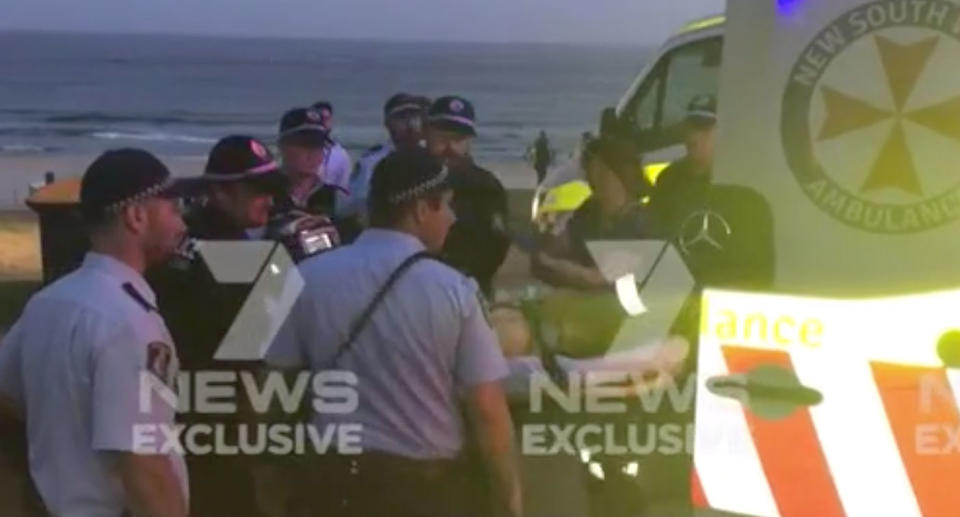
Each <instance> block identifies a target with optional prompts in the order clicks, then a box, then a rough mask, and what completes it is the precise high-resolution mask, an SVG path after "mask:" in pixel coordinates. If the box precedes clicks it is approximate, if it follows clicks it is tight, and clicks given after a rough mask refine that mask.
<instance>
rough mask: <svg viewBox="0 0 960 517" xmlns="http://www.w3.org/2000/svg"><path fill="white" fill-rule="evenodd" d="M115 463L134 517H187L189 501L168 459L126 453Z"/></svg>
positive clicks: (119, 455) (165, 457)
mask: <svg viewBox="0 0 960 517" xmlns="http://www.w3.org/2000/svg"><path fill="white" fill-rule="evenodd" d="M116 461H117V465H116V466H117V469H118V471H119V473H120V477H121V479H122V481H123V489H124V492H125V493H126V498H127V505H128V506H129V509H130V511H131V512H133V514H134V515H136V516H137V517H186V515H187V511H188V510H187V501H186V497H185V494H184V493H183V491H182V490H181V488H180V481H179V479H177V476H176V474H175V473H174V470H173V465H172V464H171V463H170V458H169V457H167V456H160V455H138V454H133V453H127V452H124V453H119V454H118V455H117V457H116Z"/></svg>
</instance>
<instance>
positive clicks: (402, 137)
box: [338, 93, 430, 240]
mask: <svg viewBox="0 0 960 517" xmlns="http://www.w3.org/2000/svg"><path fill="white" fill-rule="evenodd" d="M429 107H430V101H429V99H427V98H426V97H418V96H415V95H411V94H408V93H398V94H396V95H394V96H392V97H390V98H389V99H388V100H387V103H386V104H385V105H384V107H383V123H384V126H385V127H386V128H387V133H388V134H389V135H390V141H389V142H387V143H385V144H380V145H376V146H374V147H371V148H370V149H368V150H367V151H366V152H365V153H364V154H363V156H361V157H360V160H359V161H358V162H357V165H356V166H355V167H354V169H353V173H352V174H351V176H350V187H349V190H350V200H349V201H348V202H347V203H345V204H344V206H342V207H339V211H338V215H340V216H341V217H346V218H357V219H358V220H359V221H360V225H361V226H365V225H366V215H367V198H368V197H369V192H370V178H372V177H373V171H374V168H376V166H377V164H378V163H380V160H382V159H383V158H384V157H386V156H387V155H388V154H390V153H392V152H393V151H395V150H397V149H410V148H414V147H420V146H421V145H422V142H423V138H424V134H423V130H424V119H425V118H426V115H427V109H428V108H429ZM345 237H346V236H345ZM351 237H356V236H355V235H354V236H351ZM350 240H352V238H351V239H350Z"/></svg>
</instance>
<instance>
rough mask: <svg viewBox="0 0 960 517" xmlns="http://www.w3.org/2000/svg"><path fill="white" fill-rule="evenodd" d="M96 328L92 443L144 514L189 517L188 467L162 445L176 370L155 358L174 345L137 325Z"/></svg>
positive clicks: (169, 426) (171, 413)
mask: <svg viewBox="0 0 960 517" xmlns="http://www.w3.org/2000/svg"><path fill="white" fill-rule="evenodd" d="M92 330H93V334H92V336H91V339H94V340H95V342H96V343H98V346H97V347H95V348H94V350H93V351H92V365H93V371H92V372H91V376H92V398H91V413H92V414H91V420H92V430H91V431H92V436H91V442H90V445H91V447H92V448H93V450H94V451H97V452H98V453H100V454H102V455H103V456H104V457H105V458H108V459H110V460H112V461H113V466H114V468H115V469H116V472H117V474H118V475H119V476H120V478H121V480H122V483H123V487H124V491H125V503H126V504H128V505H130V506H129V508H128V509H129V510H131V511H134V512H135V514H136V515H138V517H139V516H144V517H184V516H186V515H187V506H188V502H187V498H188V493H187V488H186V487H187V480H186V479H181V475H185V474H186V473H185V472H179V471H178V469H177V467H178V466H181V465H177V464H175V462H177V461H178V460H179V458H178V457H177V456H175V454H161V453H162V452H163V451H161V450H160V449H161V448H164V447H165V445H166V441H165V438H164V437H165V436H166V435H167V430H169V429H172V428H173V426H174V414H175V410H176V400H177V399H176V394H175V393H174V392H173V390H172V386H171V385H168V384H166V383H168V382H172V379H174V378H175V374H176V372H175V371H172V370H169V369H167V370H164V369H162V368H163V367H162V366H160V365H158V364H156V363H155V362H154V361H153V355H155V354H158V353H163V352H164V351H166V352H167V353H169V354H170V355H171V356H173V355H174V354H175V353H176V352H175V349H174V346H173V344H172V343H167V342H163V341H159V340H158V339H157V337H156V336H155V335H154V334H153V333H151V332H142V331H144V330H145V329H141V328H140V327H136V326H133V325H120V326H116V325H115V324H113V325H110V324H109V322H108V321H98V322H97V326H96V327H93V329H92ZM167 367H168V368H169V365H167ZM143 394H146V396H144V395H143ZM141 399H143V400H141ZM141 437H143V438H141Z"/></svg>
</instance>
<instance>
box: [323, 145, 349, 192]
mask: <svg viewBox="0 0 960 517" xmlns="http://www.w3.org/2000/svg"><path fill="white" fill-rule="evenodd" d="M351 167H352V165H351V163H350V153H348V152H347V150H346V149H344V148H343V146H342V145H340V143H339V142H334V143H333V145H331V146H330V147H328V148H327V153H326V156H324V158H323V165H322V166H321V169H322V171H321V172H322V174H323V182H324V183H328V184H330V185H336V186H338V187H340V188H341V189H343V191H345V192H349V190H350V172H351Z"/></svg>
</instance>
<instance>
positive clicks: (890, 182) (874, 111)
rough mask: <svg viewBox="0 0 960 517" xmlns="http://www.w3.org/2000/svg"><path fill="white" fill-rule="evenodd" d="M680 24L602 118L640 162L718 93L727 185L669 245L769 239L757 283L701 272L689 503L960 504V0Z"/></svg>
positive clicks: (739, 13)
mask: <svg viewBox="0 0 960 517" xmlns="http://www.w3.org/2000/svg"><path fill="white" fill-rule="evenodd" d="M698 23H699V24H700V25H696V24H695V25H693V26H691V27H690V28H689V29H688V30H687V31H686V32H685V34H682V35H680V36H678V39H675V40H673V41H672V42H671V43H670V44H669V45H668V47H669V48H667V50H665V52H663V53H661V55H660V56H658V58H657V59H655V60H654V62H653V63H651V65H650V66H649V67H648V70H647V72H645V74H643V75H641V78H640V79H638V81H637V82H636V83H635V84H634V85H633V86H632V87H631V88H630V90H629V92H628V94H627V95H626V96H625V97H624V99H625V100H624V101H621V103H620V105H619V106H618V107H617V108H616V117H617V119H618V121H619V123H618V124H615V126H616V127H617V129H616V130H617V131H630V132H631V133H629V134H628V136H633V137H636V138H638V139H644V138H645V141H644V143H643V144H642V145H645V146H648V147H649V149H641V151H644V152H645V154H646V157H647V159H648V165H652V166H654V167H657V166H659V163H660V162H661V161H662V160H669V159H672V158H673V156H672V155H671V153H675V152H676V146H677V143H678V142H679V139H678V138H677V137H676V133H675V131H676V128H675V126H676V125H677V124H678V123H679V121H680V120H681V118H682V116H683V107H684V106H685V103H686V102H687V101H688V100H689V99H690V98H691V97H692V96H693V95H695V94H699V93H710V92H709V90H710V89H711V88H716V91H717V93H718V98H719V120H720V124H719V133H718V141H717V149H718V151H717V156H716V163H715V167H714V182H715V184H716V185H717V190H718V191H719V192H721V194H719V197H720V198H722V197H723V196H724V194H722V192H724V191H725V189H727V192H732V193H734V194H731V195H732V196H733V197H732V198H731V199H728V200H727V202H726V203H723V202H721V203H718V204H716V205H711V206H705V207H704V209H703V210H701V211H699V212H698V213H695V214H691V218H690V228H689V230H690V231H691V232H692V233H690V234H687V233H685V232H681V234H680V235H678V236H677V239H676V243H675V244H677V245H678V247H679V248H680V252H681V254H683V255H685V256H687V257H685V258H688V259H689V258H690V257H691V256H692V257H694V258H696V255H697V254H698V252H697V251H696V250H695V249H693V248H694V246H692V245H693V244H695V242H694V239H693V238H692V237H691V236H698V237H702V238H701V239H700V240H701V241H702V242H706V243H707V244H709V246H708V247H710V248H713V250H712V252H711V253H713V254H714V256H715V255H716V254H717V253H722V250H723V249H724V248H729V249H730V253H734V254H737V253H738V251H737V250H736V249H735V248H738V247H739V246H740V244H739V243H743V242H751V241H757V240H761V241H765V243H764V245H763V246H758V247H757V248H756V249H758V250H759V249H762V248H767V249H769V250H770V259H771V260H770V261H769V266H770V267H769V271H766V272H764V273H763V275H762V276H764V278H763V281H762V282H761V283H754V284H753V285H750V286H746V284H745V283H743V282H740V281H739V280H740V279H738V281H735V282H726V281H724V280H725V277H724V274H721V275H719V276H716V278H717V279H719V280H718V281H717V282H713V281H712V280H708V281H705V282H702V283H703V284H705V285H703V290H702V292H701V293H702V294H701V295H700V328H699V340H698V341H699V343H698V347H697V350H696V354H697V355H696V365H697V366H696V369H697V375H696V383H697V390H696V402H695V432H694V434H695V438H694V447H693V458H694V459H693V469H692V472H691V476H690V477H691V485H690V486H691V497H692V499H693V503H694V506H695V507H696V508H698V509H700V510H702V511H703V512H705V513H704V515H741V516H752V517H778V516H782V517H841V516H847V517H875V516H890V517H914V516H925V517H952V516H960V485H958V482H960V361H958V358H960V353H958V351H960V224H958V219H960V73H958V71H960V68H958V67H957V63H958V62H960V1H958V0H749V1H747V0H731V1H730V2H729V5H728V7H727V12H726V16H725V18H723V19H720V18H716V19H711V20H706V21H703V22H698ZM685 39H686V40H685ZM721 63H722V65H721ZM693 76H698V77H693ZM714 79H715V80H716V82H715V83H714V82H713V81H714ZM674 84H677V85H678V86H679V85H682V86H683V87H682V88H678V89H674ZM625 128H626V129H625ZM746 191H749V192H751V193H753V194H754V195H755V196H756V197H759V198H761V199H762V200H763V202H764V204H765V208H764V209H763V210H761V211H760V212H757V213H756V214H758V215H757V216H756V217H753V216H751V217H743V214H742V212H738V210H739V208H738V207H739V206H740V205H741V204H740V203H739V202H738V199H740V197H739V196H740V195H741V194H742V193H743V192H746ZM744 199H746V198H744ZM545 201H546V200H543V199H542V200H541V206H540V207H539V208H540V209H542V208H543V205H544V204H549V203H545ZM738 215H739V216H738ZM738 239H739V240H738ZM686 244H691V246H690V247H689V248H688V246H686ZM752 255H753V252H751V253H748V254H747V255H744V254H743V252H742V250H741V251H740V252H739V255H738V256H739V257H741V258H742V257H744V256H748V258H749V256H752ZM699 262H700V263H701V265H702V264H703V261H699ZM653 263H654V266H653V267H656V262H655V261H654V262H653ZM706 267H708V268H709V266H706ZM641 287H642V286H641ZM639 297H640V299H643V300H644V301H646V299H645V298H644V297H645V293H644V291H643V290H642V288H641V290H640V292H639ZM654 305H655V304H652V303H648V304H647V309H650V310H653V309H654V308H655V307H654ZM641 317H642V316H641Z"/></svg>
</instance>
